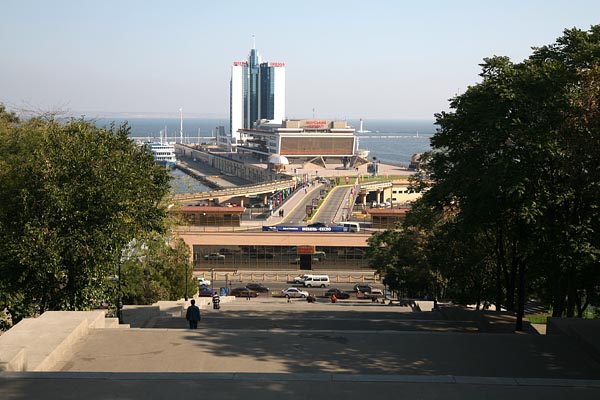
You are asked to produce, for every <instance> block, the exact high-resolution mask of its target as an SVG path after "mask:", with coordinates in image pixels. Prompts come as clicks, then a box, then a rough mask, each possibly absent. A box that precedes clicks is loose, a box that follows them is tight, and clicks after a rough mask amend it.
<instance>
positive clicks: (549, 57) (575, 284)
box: [397, 25, 600, 329]
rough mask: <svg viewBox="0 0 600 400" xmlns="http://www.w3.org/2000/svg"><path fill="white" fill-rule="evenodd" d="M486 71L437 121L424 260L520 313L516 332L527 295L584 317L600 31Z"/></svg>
mask: <svg viewBox="0 0 600 400" xmlns="http://www.w3.org/2000/svg"><path fill="white" fill-rule="evenodd" d="M481 67H482V72H481V77H482V81H481V82H480V83H479V84H477V85H474V86H472V87H469V88H468V89H467V90H466V91H465V93H463V94H461V95H458V96H456V97H455V98H453V99H452V100H451V103H450V107H451V111H449V112H442V113H439V114H437V115H436V122H437V124H438V125H439V129H438V131H437V132H436V134H435V135H434V136H433V138H432V141H431V145H432V151H431V152H430V153H429V154H427V155H426V156H425V157H424V159H425V164H426V174H424V175H421V176H418V177H417V178H418V179H420V180H419V182H417V183H416V186H418V187H420V188H425V189H426V193H425V194H424V196H423V198H422V199H421V200H420V202H419V204H417V205H416V206H415V212H413V215H412V216H411V217H409V218H408V219H407V224H406V225H407V226H410V225H412V226H418V227H420V229H426V230H427V231H428V232H429V233H428V238H429V239H428V243H427V245H423V246H420V247H419V248H421V249H424V250H423V251H424V252H425V254H423V255H421V256H420V257H419V258H421V259H423V258H424V259H427V260H428V263H427V265H426V267H427V268H431V269H432V270H434V271H439V272H440V273H441V274H442V276H443V279H442V281H443V282H446V283H447V285H449V286H448V287H447V288H446V289H447V294H449V295H452V297H454V299H458V300H462V301H465V302H471V301H476V302H481V301H482V302H487V303H495V304H496V306H497V307H503V308H507V309H508V310H516V312H517V329H520V328H521V325H520V324H521V319H522V316H523V310H524V303H525V300H526V298H527V297H528V296H536V297H538V298H540V299H542V300H545V301H547V302H548V303H550V304H551V305H552V309H553V313H554V314H555V315H563V314H566V315H574V312H575V309H576V307H577V311H578V314H579V315H581V312H582V311H583V309H584V308H585V306H586V304H589V303H590V302H594V301H595V302H597V301H598V296H599V294H600V266H599V265H598V256H599V255H600V235H599V232H600V231H599V230H598V229H599V228H600V227H599V226H598V224H599V223H600V213H599V209H598V205H597V199H598V198H600V197H599V196H600V163H598V159H599V157H600V123H599V122H600V109H599V105H600V102H599V100H600V25H599V26H593V27H591V29H590V30H589V31H587V32H586V31H581V30H578V29H570V30H566V31H565V32H564V34H563V36H562V37H560V38H559V39H557V41H556V43H554V44H552V45H549V46H544V47H541V48H536V49H534V50H533V54H532V55H531V56H530V57H529V58H528V59H526V60H524V61H523V62H520V63H513V62H511V61H510V60H509V59H508V58H506V57H492V58H488V59H485V60H484V63H483V64H482V65H481ZM407 226H405V227H404V228H402V229H401V230H400V232H399V233H397V235H399V236H403V235H404V236H405V235H406V233H405V232H406V230H407V229H408V228H407ZM419 248H417V250H418V249H419ZM444 254H445V256H444ZM405 257H406V256H405ZM444 257H445V258H446V259H445V261H444V262H440V260H442V259H443V258H444ZM436 260H437V261H436Z"/></svg>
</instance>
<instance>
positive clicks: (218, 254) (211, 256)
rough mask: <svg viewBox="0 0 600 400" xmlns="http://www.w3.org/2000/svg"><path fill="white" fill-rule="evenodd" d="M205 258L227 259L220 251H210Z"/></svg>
mask: <svg viewBox="0 0 600 400" xmlns="http://www.w3.org/2000/svg"><path fill="white" fill-rule="evenodd" d="M204 259H205V260H225V256H224V255H223V254H220V253H210V254H206V255H205V256H204Z"/></svg>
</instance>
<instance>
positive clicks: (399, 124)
mask: <svg viewBox="0 0 600 400" xmlns="http://www.w3.org/2000/svg"><path fill="white" fill-rule="evenodd" d="M94 121H95V124H96V125H97V126H100V127H102V126H109V125H110V124H111V123H112V122H114V123H115V124H116V125H117V126H118V125H120V124H122V123H124V122H127V123H128V124H129V126H130V127H131V137H132V138H135V139H140V140H158V139H159V138H160V136H161V131H162V132H163V133H162V134H163V135H165V133H164V132H166V135H165V136H166V138H165V139H166V140H167V141H170V142H175V141H180V134H179V131H180V122H181V121H180V119H179V118H140V117H136V118H113V119H110V118H99V119H95V120H94ZM347 123H348V125H350V126H352V127H354V128H355V129H356V130H357V134H356V135H357V137H358V139H359V146H358V147H359V148H360V149H364V150H369V151H370V153H369V160H379V161H380V162H383V163H388V164H395V165H404V166H407V165H408V164H409V163H410V158H411V157H412V156H413V154H416V153H423V152H426V151H428V150H429V149H430V139H431V137H432V136H433V134H434V133H435V131H436V125H435V124H434V121H433V120H400V119H397V120H395V119H374V120H363V131H362V132H358V131H359V129H360V120H352V119H348V120H347ZM228 124H229V120H228V119H225V118H222V119H219V118H184V120H183V136H184V139H183V140H184V142H185V143H202V142H209V141H210V140H211V138H212V137H214V132H215V130H216V127H217V126H225V127H227V126H228ZM171 174H172V175H173V177H174V178H175V182H174V185H175V186H174V190H175V192H178V193H185V192H189V191H205V190H208V188H206V187H204V186H203V185H201V184H199V183H197V182H196V181H195V180H193V179H191V178H190V179H187V178H186V176H185V174H183V173H182V172H181V171H179V170H173V171H172V172H171Z"/></svg>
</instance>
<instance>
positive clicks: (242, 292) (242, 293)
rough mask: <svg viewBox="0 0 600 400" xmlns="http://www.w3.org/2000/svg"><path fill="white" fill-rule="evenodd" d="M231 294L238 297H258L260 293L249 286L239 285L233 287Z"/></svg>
mask: <svg viewBox="0 0 600 400" xmlns="http://www.w3.org/2000/svg"><path fill="white" fill-rule="evenodd" d="M229 295H230V296H236V297H248V296H250V297H256V296H258V293H257V292H256V291H255V290H250V289H248V288H245V287H237V288H235V289H231V292H230V293H229Z"/></svg>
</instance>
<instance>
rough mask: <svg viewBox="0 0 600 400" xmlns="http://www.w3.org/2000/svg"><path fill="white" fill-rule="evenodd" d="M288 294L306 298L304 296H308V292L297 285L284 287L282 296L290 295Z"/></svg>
mask: <svg viewBox="0 0 600 400" xmlns="http://www.w3.org/2000/svg"><path fill="white" fill-rule="evenodd" d="M288 296H289V297H301V298H303V299H304V298H306V297H308V292H307V291H305V290H300V289H298V288H295V287H291V288H287V289H283V290H282V291H281V297H288Z"/></svg>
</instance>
